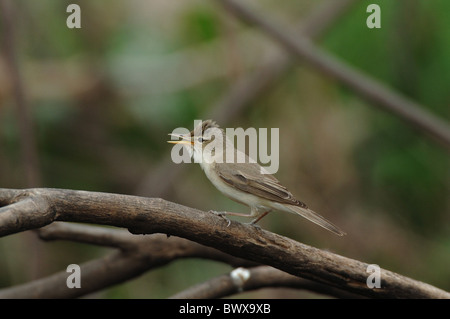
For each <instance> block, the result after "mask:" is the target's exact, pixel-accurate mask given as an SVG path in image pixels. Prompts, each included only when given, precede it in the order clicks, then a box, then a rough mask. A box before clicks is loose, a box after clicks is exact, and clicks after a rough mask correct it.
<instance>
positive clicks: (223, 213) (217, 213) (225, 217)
mask: <svg viewBox="0 0 450 319" xmlns="http://www.w3.org/2000/svg"><path fill="white" fill-rule="evenodd" d="M209 212H210V213H213V214H214V215H217V216H220V217H222V218H223V219H225V220H226V221H227V222H228V224H227V227H229V226H230V225H231V220H230V219H229V218H228V217H227V213H226V212H217V211H215V210H210V211H209Z"/></svg>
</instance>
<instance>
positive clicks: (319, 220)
mask: <svg viewBox="0 0 450 319" xmlns="http://www.w3.org/2000/svg"><path fill="white" fill-rule="evenodd" d="M285 207H287V208H288V210H289V211H290V212H292V213H294V214H297V215H300V216H302V217H305V218H306V219H308V220H309V221H312V222H313V223H315V224H317V225H319V226H321V227H323V228H325V229H327V230H329V231H331V232H333V233H335V234H336V235H338V236H344V235H346V234H347V233H346V232H344V231H343V230H341V229H340V228H339V227H337V226H336V225H333V224H332V223H331V222H329V221H328V220H326V219H325V218H324V217H322V216H320V215H319V214H317V213H316V212H314V211H312V210H311V209H309V208H303V207H300V206H293V205H286V206H285Z"/></svg>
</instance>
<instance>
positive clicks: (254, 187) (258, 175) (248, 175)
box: [168, 120, 346, 236]
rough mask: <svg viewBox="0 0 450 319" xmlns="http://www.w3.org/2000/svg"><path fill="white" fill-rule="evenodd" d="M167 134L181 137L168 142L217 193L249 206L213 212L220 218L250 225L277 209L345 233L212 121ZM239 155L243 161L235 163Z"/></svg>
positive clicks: (338, 233) (336, 231)
mask: <svg viewBox="0 0 450 319" xmlns="http://www.w3.org/2000/svg"><path fill="white" fill-rule="evenodd" d="M169 135H172V136H176V137H178V138H181V140H178V141H176V140H172V141H168V142H169V143H173V144H183V145H184V146H186V148H187V150H188V152H189V154H190V155H191V156H193V157H194V160H195V162H197V163H199V164H200V166H201V167H202V169H203V170H204V172H205V174H206V176H207V177H208V179H209V180H210V181H211V183H213V185H214V186H215V187H216V188H217V189H218V190H219V191H221V192H222V193H223V194H224V195H226V196H227V197H229V198H231V199H232V200H234V201H236V202H239V203H241V204H244V205H247V206H249V207H250V214H241V213H234V212H215V211H213V212H214V213H216V214H218V215H221V216H223V217H225V215H235V216H244V217H253V218H254V219H253V221H252V222H251V224H255V223H257V222H258V221H259V220H261V218H263V217H264V216H266V215H267V214H268V213H269V212H271V211H272V210H278V211H284V212H288V213H293V214H297V215H300V216H302V217H304V218H306V219H308V220H310V221H312V222H313V223H316V224H317V225H319V226H321V227H323V228H325V229H327V230H329V231H331V232H333V233H335V234H336V235H339V236H343V235H345V234H346V233H345V232H344V231H342V230H341V229H339V228H338V227H337V226H335V225H333V224H332V223H331V222H329V221H328V220H326V219H325V218H324V217H322V216H320V215H319V214H317V213H316V212H314V211H312V210H311V209H309V208H308V206H307V205H306V204H305V203H303V202H301V201H299V200H297V199H295V198H294V196H293V195H292V194H291V193H290V192H289V191H288V190H287V188H286V187H284V186H283V185H281V184H280V182H279V181H278V180H277V179H276V178H275V177H274V176H273V175H271V174H269V173H268V172H267V171H266V170H265V169H264V168H263V167H261V166H260V165H259V164H258V163H256V162H255V161H254V160H252V159H250V158H249V157H248V156H247V155H246V154H244V153H243V152H241V151H239V150H237V149H235V148H234V145H233V144H232V143H231V141H230V140H229V139H228V137H227V136H226V135H225V133H224V132H223V130H221V129H220V128H219V126H218V125H217V124H216V122H214V121H212V120H207V121H203V122H202V123H201V124H200V125H199V126H198V127H196V128H194V130H193V131H191V132H190V134H185V135H176V134H169ZM211 143H214V144H213V145H211ZM227 149H231V150H232V151H233V159H234V161H233V162H229V161H228V162H227V161H225V160H224V159H225V158H226V150H227ZM206 150H208V151H206ZM239 156H241V158H244V159H245V161H242V160H241V161H236V158H238V157H239ZM218 159H223V160H218ZM242 162H243V163H242ZM225 218H226V217H225ZM229 223H230V221H229Z"/></svg>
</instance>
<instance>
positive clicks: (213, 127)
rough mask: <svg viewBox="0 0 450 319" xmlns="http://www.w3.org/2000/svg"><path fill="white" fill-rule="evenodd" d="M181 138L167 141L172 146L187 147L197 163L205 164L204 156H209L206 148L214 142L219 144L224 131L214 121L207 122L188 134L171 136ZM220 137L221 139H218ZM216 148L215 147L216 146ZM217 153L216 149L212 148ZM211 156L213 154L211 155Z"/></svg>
mask: <svg viewBox="0 0 450 319" xmlns="http://www.w3.org/2000/svg"><path fill="white" fill-rule="evenodd" d="M169 135H171V136H175V137H178V138H180V140H178V141H173V140H172V141H167V142H168V143H172V144H182V145H185V146H186V148H187V149H188V151H189V154H190V155H191V156H194V159H196V162H199V163H201V162H203V159H204V156H208V154H206V152H204V150H205V148H206V147H207V146H208V145H210V146H212V145H211V143H212V142H218V141H219V140H220V139H222V137H223V136H224V133H223V131H222V129H221V128H220V127H219V125H217V123H216V122H215V121H213V120H206V121H203V122H202V123H200V124H199V125H197V126H196V127H195V128H194V129H193V130H192V131H191V132H189V133H188V134H184V135H183V134H173V133H171V134H169ZM218 137H220V139H219V138H218ZM214 146H215V145H214ZM211 149H212V150H214V151H215V147H211ZM209 155H211V154H209Z"/></svg>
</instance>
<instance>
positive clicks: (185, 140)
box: [167, 133, 194, 145]
mask: <svg viewBox="0 0 450 319" xmlns="http://www.w3.org/2000/svg"><path fill="white" fill-rule="evenodd" d="M169 135H170V136H176V137H178V138H181V141H167V143H171V144H185V145H194V143H193V142H192V140H191V138H190V137H187V136H185V135H179V134H173V133H169Z"/></svg>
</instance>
